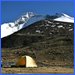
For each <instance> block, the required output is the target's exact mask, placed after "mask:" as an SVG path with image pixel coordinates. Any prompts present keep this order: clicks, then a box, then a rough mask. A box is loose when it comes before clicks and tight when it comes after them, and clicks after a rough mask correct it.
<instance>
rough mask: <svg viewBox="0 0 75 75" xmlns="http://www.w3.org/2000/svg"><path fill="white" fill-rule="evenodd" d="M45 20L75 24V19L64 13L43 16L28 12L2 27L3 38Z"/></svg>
mask: <svg viewBox="0 0 75 75" xmlns="http://www.w3.org/2000/svg"><path fill="white" fill-rule="evenodd" d="M45 19H49V20H54V21H60V22H68V23H74V18H73V17H70V16H68V15H67V14H64V13H62V14H59V13H56V14H55V15H45V16H43V15H38V14H34V13H33V12H27V13H26V15H23V16H21V17H20V18H19V19H18V20H16V21H15V22H10V23H4V24H2V25H1V38H4V37H7V36H9V35H11V34H13V33H15V32H17V31H19V30H21V29H22V28H25V27H27V26H29V25H31V24H33V23H35V22H38V21H40V20H45Z"/></svg>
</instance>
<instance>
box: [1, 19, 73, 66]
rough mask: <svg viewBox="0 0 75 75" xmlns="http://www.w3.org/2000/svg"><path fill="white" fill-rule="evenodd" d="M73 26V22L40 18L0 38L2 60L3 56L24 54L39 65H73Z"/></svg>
mask: <svg viewBox="0 0 75 75" xmlns="http://www.w3.org/2000/svg"><path fill="white" fill-rule="evenodd" d="M73 26H74V24H73V23H66V22H58V21H53V20H41V21H38V22H35V23H33V24H32V25H30V26H28V27H26V28H23V29H22V30H20V31H18V32H16V33H14V34H12V35H10V36H8V37H5V38H2V49H3V51H2V57H3V61H4V58H5V57H7V58H5V60H7V59H8V60H9V55H12V56H15V57H16V56H20V55H25V54H26V55H30V56H32V57H33V58H35V59H36V62H37V64H38V65H39V66H50V65H70V66H73ZM5 49H6V50H5ZM7 50H9V51H7ZM12 50H13V51H12ZM11 51H12V52H11ZM7 52H8V54H7ZM10 52H11V53H10ZM7 55H8V56H7ZM15 57H14V58H15ZM10 59H11V58H10Z"/></svg>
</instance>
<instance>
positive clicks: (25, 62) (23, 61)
mask: <svg viewBox="0 0 75 75" xmlns="http://www.w3.org/2000/svg"><path fill="white" fill-rule="evenodd" d="M16 66H17V67H37V64H36V62H35V60H34V59H33V58H32V57H30V56H22V57H20V58H19V59H18V61H17V63H16Z"/></svg>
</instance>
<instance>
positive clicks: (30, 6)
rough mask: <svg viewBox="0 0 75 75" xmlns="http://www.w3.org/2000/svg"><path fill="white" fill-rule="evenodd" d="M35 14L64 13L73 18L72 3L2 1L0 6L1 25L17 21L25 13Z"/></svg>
mask: <svg viewBox="0 0 75 75" xmlns="http://www.w3.org/2000/svg"><path fill="white" fill-rule="evenodd" d="M29 11H32V12H34V13H37V14H43V15H45V14H50V15H52V14H55V13H66V14H68V15H70V16H74V3H73V1H47V2H46V1H45V2H44V1H37V2H35V1H32V2H31V1H30V2H28V1H13V2H12V1H3V2H2V5H1V13H2V16H1V17H2V23H4V22H12V21H15V20H17V19H18V18H19V17H20V16H21V15H23V14H24V13H26V12H29Z"/></svg>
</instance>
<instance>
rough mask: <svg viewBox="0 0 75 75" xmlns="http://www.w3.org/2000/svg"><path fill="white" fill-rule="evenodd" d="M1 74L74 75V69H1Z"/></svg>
mask: <svg viewBox="0 0 75 75" xmlns="http://www.w3.org/2000/svg"><path fill="white" fill-rule="evenodd" d="M2 73H12V74H14V73H18V74H21V73H74V69H73V68H66V67H38V68H2Z"/></svg>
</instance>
